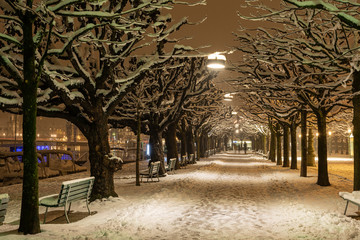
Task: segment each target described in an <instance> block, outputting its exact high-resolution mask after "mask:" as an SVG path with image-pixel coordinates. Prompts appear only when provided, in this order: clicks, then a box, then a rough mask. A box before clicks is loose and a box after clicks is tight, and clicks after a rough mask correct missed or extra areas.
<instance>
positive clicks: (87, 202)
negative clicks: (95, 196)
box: [86, 199, 91, 215]
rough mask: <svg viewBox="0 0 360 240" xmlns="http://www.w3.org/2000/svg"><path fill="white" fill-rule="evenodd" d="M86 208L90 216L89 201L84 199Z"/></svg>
mask: <svg viewBox="0 0 360 240" xmlns="http://www.w3.org/2000/svg"><path fill="white" fill-rule="evenodd" d="M86 207H87V210H88V212H89V215H90V214H91V212H90V208H89V201H88V200H87V199H86Z"/></svg>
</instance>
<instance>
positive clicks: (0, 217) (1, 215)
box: [0, 193, 9, 225]
mask: <svg viewBox="0 0 360 240" xmlns="http://www.w3.org/2000/svg"><path fill="white" fill-rule="evenodd" d="M8 202H9V195H8V194H6V193H5V194H0V225H2V224H3V222H4V220H5V214H6V208H7V204H8Z"/></svg>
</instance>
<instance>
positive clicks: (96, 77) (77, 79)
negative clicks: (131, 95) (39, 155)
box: [2, 0, 202, 199]
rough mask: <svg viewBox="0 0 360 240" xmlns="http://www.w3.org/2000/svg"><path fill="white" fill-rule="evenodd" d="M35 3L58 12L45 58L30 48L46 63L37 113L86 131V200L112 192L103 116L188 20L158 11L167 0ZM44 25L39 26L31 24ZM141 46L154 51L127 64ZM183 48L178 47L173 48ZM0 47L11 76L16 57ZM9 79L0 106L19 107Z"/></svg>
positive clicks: (167, 6)
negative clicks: (89, 180)
mask: <svg viewBox="0 0 360 240" xmlns="http://www.w3.org/2000/svg"><path fill="white" fill-rule="evenodd" d="M40 3H41V4H40ZM180 3H181V4H187V3H186V2H180ZM199 4H202V3H199ZM38 6H39V9H40V10H39V11H40V12H45V13H48V14H49V16H50V17H53V16H56V17H53V19H52V20H51V21H50V23H51V24H53V27H54V29H56V30H57V31H56V33H54V34H52V35H51V37H49V41H48V44H47V45H46V46H47V47H48V48H50V49H49V51H47V58H46V59H45V58H41V55H42V53H43V51H40V50H39V51H37V52H36V54H35V57H36V62H39V63H40V62H41V61H43V62H44V68H43V71H42V72H41V80H42V81H41V83H40V84H39V89H37V90H39V94H38V100H37V102H38V105H39V108H38V114H40V115H43V116H48V117H60V118H64V119H67V120H68V121H71V122H72V123H74V124H75V125H76V126H77V127H78V128H79V129H80V130H81V131H82V133H83V134H84V135H85V136H86V137H87V139H88V144H89V151H90V162H91V174H92V175H93V176H95V177H96V178H95V183H94V188H93V191H92V195H91V199H96V198H103V197H108V196H116V195H117V194H116V193H115V191H114V184H113V174H114V172H115V171H116V170H117V169H119V168H120V167H121V163H120V162H118V161H116V160H115V159H114V158H111V156H110V147H109V143H108V118H109V116H110V115H111V114H112V112H113V111H114V110H115V108H116V107H117V105H118V103H119V102H120V101H121V100H122V98H123V97H124V96H125V95H126V92H127V91H128V90H129V89H130V88H131V87H132V86H133V85H134V84H136V83H137V82H139V81H141V80H142V78H143V76H144V75H145V72H146V71H148V70H149V68H150V67H154V66H159V65H160V64H162V63H163V62H165V61H166V60H167V57H162V58H161V59H160V58H158V57H157V56H158V55H159V54H161V53H160V52H159V51H160V50H161V49H163V48H164V46H165V44H166V43H168V42H170V43H174V42H177V39H169V37H170V35H171V34H172V33H174V32H176V31H177V30H179V28H180V27H181V26H183V25H185V24H187V23H188V21H187V18H183V19H181V20H180V21H179V22H178V23H175V24H172V25H171V23H170V22H171V16H170V15H169V14H168V15H161V11H160V10H161V9H171V8H173V6H174V3H173V1H171V0H159V1H125V0H124V1H115V0H103V1H80V0H78V1H76V0H74V1H47V2H39V5H38ZM50 13H51V14H50ZM8 21H13V20H12V19H10V20H8ZM15 23H16V22H15ZM169 25H170V26H169ZM15 26H16V25H15ZM13 28H14V27H13ZM13 28H8V31H7V33H8V34H9V35H14V34H15V35H16V34H19V35H20V36H21V35H22V33H21V32H20V33H18V32H17V31H15V30H17V29H15V30H13ZM42 28H44V27H43V25H41V24H39V26H37V29H42ZM45 30H46V29H45ZM45 30H44V31H38V34H37V35H36V37H34V39H35V40H36V41H39V40H38V39H42V38H41V37H42V34H43V33H46V31H45ZM12 44H14V43H12ZM39 44H40V43H37V45H39ZM152 45H153V46H152ZM141 48H147V49H150V50H148V52H150V54H151V55H152V54H154V56H153V57H151V56H149V57H148V59H147V61H146V62H145V63H144V64H142V65H141V66H138V67H137V68H133V66H132V64H131V58H130V57H129V56H131V55H133V54H134V52H135V51H137V50H139V49H141ZM183 48H184V46H179V45H178V47H177V48H175V50H174V51H173V54H176V53H178V52H179V51H181V49H183ZM151 49H155V50H151ZM4 50H7V52H8V55H7V56H8V58H7V59H4V58H2V59H3V61H2V62H3V63H5V64H4V66H5V67H6V68H7V71H8V75H11V76H14V77H16V76H17V75H15V74H13V72H14V71H15V73H16V70H17V71H18V69H19V65H18V62H21V61H19V60H18V59H17V58H15V55H14V53H13V52H12V51H11V50H8V49H4ZM16 61H18V62H16ZM15 62H16V63H15ZM8 63H10V64H8ZM7 77H9V76H7ZM39 77H40V76H39ZM11 84H12V85H11ZM11 84H9V83H6V84H3V88H4V91H2V96H3V97H4V98H7V99H11V100H13V101H12V102H11V101H6V102H5V101H4V102H5V103H10V104H7V105H4V104H3V105H2V107H3V108H4V109H5V110H7V111H12V108H11V107H15V108H17V107H18V106H19V105H17V104H12V103H13V102H14V101H15V100H14V99H18V98H19V97H21V96H18V95H16V93H14V92H10V90H12V89H15V88H14V85H13V83H12V82H11ZM15 87H16V86H15ZM11 104H12V105H11Z"/></svg>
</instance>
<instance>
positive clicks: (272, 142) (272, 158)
mask: <svg viewBox="0 0 360 240" xmlns="http://www.w3.org/2000/svg"><path fill="white" fill-rule="evenodd" d="M269 128H270V152H269V160H270V161H272V162H275V160H276V157H275V155H276V133H275V131H274V128H273V127H272V123H269Z"/></svg>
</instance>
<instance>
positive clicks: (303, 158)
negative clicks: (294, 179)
mask: <svg viewBox="0 0 360 240" xmlns="http://www.w3.org/2000/svg"><path fill="white" fill-rule="evenodd" d="M306 118H307V112H306V110H301V169H300V177H307V166H306V165H307V144H306V121H307V119H306Z"/></svg>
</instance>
